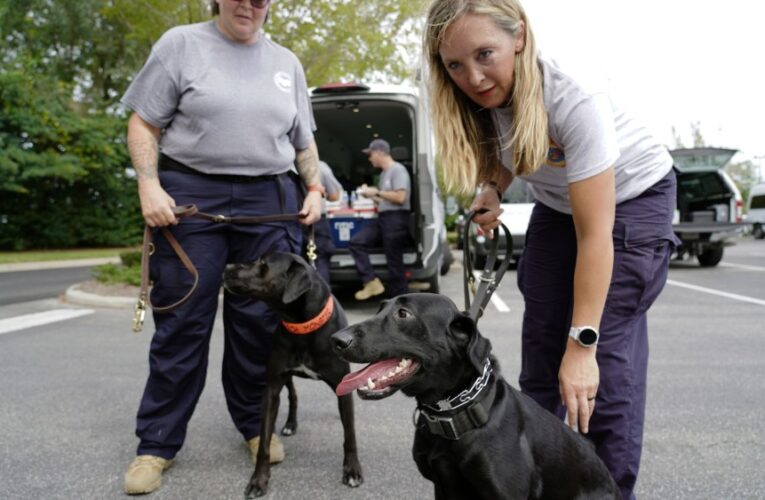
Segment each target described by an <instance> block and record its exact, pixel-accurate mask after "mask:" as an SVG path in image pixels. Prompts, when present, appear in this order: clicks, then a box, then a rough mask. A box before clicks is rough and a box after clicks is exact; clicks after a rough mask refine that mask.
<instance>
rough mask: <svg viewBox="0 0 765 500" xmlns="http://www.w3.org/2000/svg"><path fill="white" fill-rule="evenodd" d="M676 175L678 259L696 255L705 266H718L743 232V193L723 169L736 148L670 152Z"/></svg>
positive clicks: (675, 223) (675, 225) (675, 228)
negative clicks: (726, 250) (735, 239)
mask: <svg viewBox="0 0 765 500" xmlns="http://www.w3.org/2000/svg"><path fill="white" fill-rule="evenodd" d="M670 154H671V155H672V158H673V159H674V161H675V171H676V173H677V211H676V212H675V218H674V221H673V228H674V230H675V234H676V235H677V237H678V238H680V240H681V241H682V245H681V246H680V247H679V248H678V249H677V258H679V259H683V258H685V257H686V256H691V257H693V256H695V257H696V258H697V259H698V260H699V264H701V266H702V267H712V266H716V265H717V264H718V263H719V262H720V260H721V259H722V257H723V249H724V248H725V246H727V245H732V244H734V242H733V239H734V238H735V237H736V236H738V235H739V233H740V232H741V231H743V229H744V227H745V226H746V224H743V223H742V209H743V206H744V202H743V199H742V197H741V192H740V191H739V190H738V188H737V187H736V185H735V184H734V182H733V180H732V179H731V178H730V177H729V176H728V174H727V173H725V171H723V167H724V166H725V165H726V164H727V163H728V162H729V161H730V159H731V158H732V157H733V155H734V154H736V150H735V149H722V148H706V147H705V148H689V149H675V150H672V151H670Z"/></svg>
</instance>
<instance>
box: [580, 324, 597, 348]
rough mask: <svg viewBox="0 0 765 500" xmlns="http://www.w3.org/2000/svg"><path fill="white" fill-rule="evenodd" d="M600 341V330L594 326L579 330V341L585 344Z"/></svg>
mask: <svg viewBox="0 0 765 500" xmlns="http://www.w3.org/2000/svg"><path fill="white" fill-rule="evenodd" d="M597 341H598V332H596V331H595V330H593V329H592V328H585V329H584V330H582V331H581V332H579V342H581V343H582V344H584V345H593V344H594V343H595V342H597Z"/></svg>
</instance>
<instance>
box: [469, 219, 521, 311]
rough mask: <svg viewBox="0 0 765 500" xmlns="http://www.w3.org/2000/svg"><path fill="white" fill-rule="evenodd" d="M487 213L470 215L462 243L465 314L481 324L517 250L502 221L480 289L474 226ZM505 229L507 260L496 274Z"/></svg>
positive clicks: (496, 230) (493, 232)
mask: <svg viewBox="0 0 765 500" xmlns="http://www.w3.org/2000/svg"><path fill="white" fill-rule="evenodd" d="M486 212H487V210H486V209H481V210H475V211H471V212H469V213H468V214H467V217H466V223H465V227H464V229H463V234H462V241H463V248H464V251H463V254H462V264H463V265H462V268H463V269H464V273H465V275H464V280H463V281H464V287H463V291H464V295H465V311H468V315H469V316H470V318H471V319H473V321H475V322H478V319H479V318H480V317H481V315H482V314H483V311H484V308H485V307H486V304H488V303H489V299H491V294H492V293H494V290H496V289H497V287H498V286H499V283H500V281H501V280H502V277H503V276H504V274H505V271H507V268H508V267H509V266H510V261H511V260H512V250H513V237H512V235H511V234H510V230H509V229H508V228H507V226H505V225H504V224H503V223H502V222H501V221H500V223H499V226H498V227H496V228H494V229H493V230H492V235H493V238H492V239H491V245H490V247H489V251H488V253H487V256H486V264H485V265H484V268H483V270H482V271H481V275H480V276H479V277H478V285H477V286H476V279H475V275H474V272H473V254H472V252H471V250H470V224H471V223H472V222H473V218H474V217H475V216H476V215H480V214H483V213H486ZM500 228H502V231H503V232H504V236H505V258H504V259H503V261H502V262H501V263H500V265H499V267H497V270H496V271H495V270H494V268H495V267H496V263H497V250H498V248H499V236H500V235H499V229H500ZM471 291H472V293H473V296H474V298H473V302H472V303H471V302H470V292H471Z"/></svg>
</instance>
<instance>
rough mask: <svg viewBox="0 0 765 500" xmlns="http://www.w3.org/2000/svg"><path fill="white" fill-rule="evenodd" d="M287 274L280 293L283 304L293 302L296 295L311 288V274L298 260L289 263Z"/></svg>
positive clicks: (298, 295) (296, 297)
mask: <svg viewBox="0 0 765 500" xmlns="http://www.w3.org/2000/svg"><path fill="white" fill-rule="evenodd" d="M287 275H288V276H289V279H288V280H287V283H285V285H284V294H283V295H282V301H283V302H284V303H285V304H289V303H290V302H294V301H295V300H297V299H298V297H300V296H301V295H303V294H304V293H306V292H307V291H308V290H310V289H311V276H310V275H309V274H308V269H306V267H305V265H303V264H301V263H300V262H293V263H292V264H290V269H289V272H288V273H287Z"/></svg>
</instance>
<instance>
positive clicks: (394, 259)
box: [348, 210, 410, 297]
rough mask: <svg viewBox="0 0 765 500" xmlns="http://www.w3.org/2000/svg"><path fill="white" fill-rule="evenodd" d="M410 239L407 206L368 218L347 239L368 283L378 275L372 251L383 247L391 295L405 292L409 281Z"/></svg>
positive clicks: (362, 277) (357, 266) (364, 280)
mask: <svg viewBox="0 0 765 500" xmlns="http://www.w3.org/2000/svg"><path fill="white" fill-rule="evenodd" d="M409 241H410V236H409V211H408V210H389V211H385V212H380V214H379V216H378V217H377V218H376V219H369V221H368V222H367V223H366V225H364V227H362V228H361V230H359V232H358V233H356V234H355V235H353V237H352V238H351V241H350V242H348V250H349V251H350V252H351V255H353V259H354V260H355V261H356V269H357V270H358V272H359V278H361V282H362V283H368V282H370V281H372V280H373V279H375V271H374V267H373V266H372V263H371V262H370V261H369V254H370V253H372V252H373V251H374V250H375V249H376V248H380V247H382V248H383V251H384V252H385V261H386V262H387V264H388V290H387V292H388V296H389V297H395V296H397V295H401V294H403V293H406V292H407V291H408V289H409V285H408V284H407V280H406V269H405V268H404V248H405V247H406V246H407V244H408V243H409Z"/></svg>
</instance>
